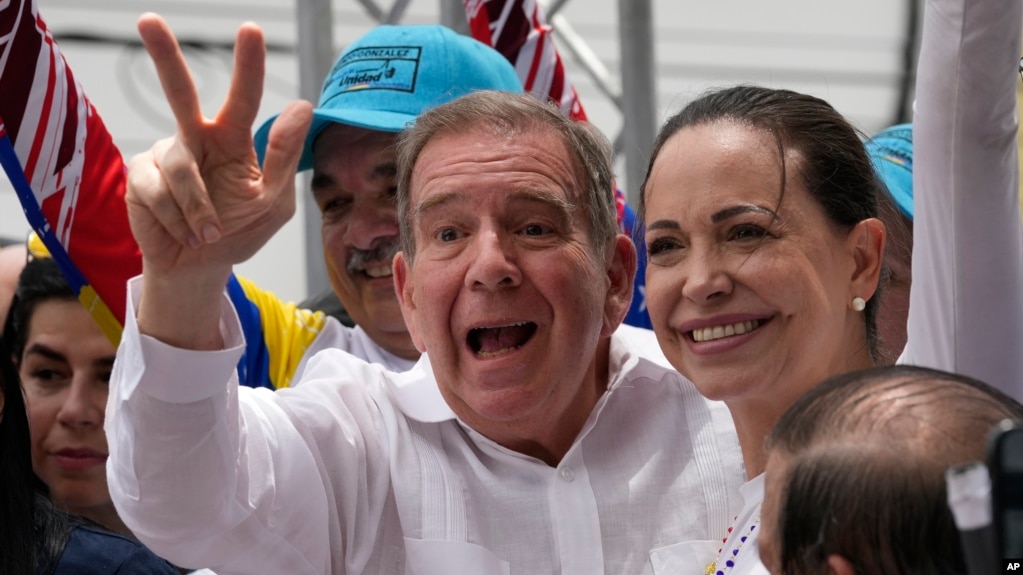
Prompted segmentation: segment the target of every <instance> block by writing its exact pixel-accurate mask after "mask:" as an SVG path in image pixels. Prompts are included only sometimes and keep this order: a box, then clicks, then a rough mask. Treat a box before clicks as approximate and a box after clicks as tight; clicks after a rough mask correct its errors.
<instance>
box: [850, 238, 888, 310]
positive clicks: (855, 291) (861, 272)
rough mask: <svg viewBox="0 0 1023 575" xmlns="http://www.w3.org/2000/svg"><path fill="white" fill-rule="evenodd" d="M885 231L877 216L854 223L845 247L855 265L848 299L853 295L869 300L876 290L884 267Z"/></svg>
mask: <svg viewBox="0 0 1023 575" xmlns="http://www.w3.org/2000/svg"><path fill="white" fill-rule="evenodd" d="M886 242H887V232H886V231H885V227H884V224H883V223H881V220H879V219H877V218H868V219H866V220H863V221H862V222H860V223H858V224H856V226H854V227H853V229H852V231H850V232H849V236H848V237H847V238H846V241H845V243H846V248H847V249H848V250H849V252H850V253H851V255H852V258H853V262H854V263H855V267H854V269H853V274H852V278H851V282H850V285H849V290H850V291H849V301H852V298H854V297H861V298H863V299H864V300H869V299H870V298H871V297H873V295H874V292H876V291H877V284H878V282H879V281H880V279H881V269H882V268H883V267H884V248H885V244H886Z"/></svg>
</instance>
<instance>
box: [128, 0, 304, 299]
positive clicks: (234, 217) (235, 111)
mask: <svg viewBox="0 0 1023 575" xmlns="http://www.w3.org/2000/svg"><path fill="white" fill-rule="evenodd" d="M138 30H139V34H140V35H141V37H142V41H143V44H144V45H145V47H146V50H147V51H148V52H149V55H150V57H151V58H152V59H153V63H154V64H155V65H156V70H157V73H158V75H159V77H160V83H161V84H162V86H163V90H164V93H165V94H166V96H167V102H168V103H169V104H170V107H171V109H172V111H173V112H174V117H175V118H176V120H177V124H178V127H177V133H176V134H175V135H174V137H172V138H169V139H166V140H161V141H160V142H157V143H156V144H155V145H154V146H153V147H152V148H151V149H150V150H149V151H147V152H145V153H143V154H140V155H138V156H136V157H135V158H134V159H132V161H131V163H130V164H129V172H128V173H129V181H128V193H127V201H128V210H129V217H130V220H131V226H132V232H133V233H134V235H135V237H136V240H137V241H138V243H139V246H140V248H141V249H142V253H143V258H144V262H145V268H146V271H147V272H149V271H152V272H158V273H164V272H173V271H175V270H178V271H182V272H190V273H191V272H195V271H196V270H195V269H194V268H195V267H196V266H204V267H207V268H208V271H213V270H217V271H219V272H220V273H221V275H222V276H223V277H222V279H223V280H226V278H227V273H229V270H230V266H232V265H233V264H236V263H239V262H241V261H244V260H246V259H248V258H249V257H251V256H252V255H253V254H254V253H255V252H256V251H257V250H258V249H259V248H260V247H262V246H263V245H264V244H265V243H266V241H267V240H268V239H269V238H270V237H271V236H272V235H273V234H274V233H275V232H276V231H277V230H278V229H279V228H280V227H281V226H282V225H283V224H284V223H285V222H286V221H287V220H288V219H289V218H290V217H291V215H292V214H293V213H294V210H295V188H294V183H295V168H296V166H297V163H298V158H299V155H300V153H301V151H302V141H303V138H304V137H305V133H306V130H307V129H308V126H309V122H310V120H311V106H310V105H309V104H308V103H307V102H296V103H293V104H292V105H291V106H289V107H288V108H287V109H286V110H285V111H284V113H282V114H281V116H280V118H278V120H277V121H275V122H274V127H273V131H272V132H271V134H270V143H269V146H268V148H267V154H266V162H265V164H264V169H263V170H260V167H259V164H258V162H257V159H256V154H255V151H254V149H253V146H252V136H251V133H252V132H251V130H252V124H253V122H254V121H255V119H256V114H257V112H258V110H259V103H260V99H261V98H262V92H263V73H264V66H265V55H266V51H265V45H264V42H263V34H262V31H261V30H260V29H259V28H258V27H257V26H255V25H254V24H244V25H242V26H241V28H239V30H238V36H237V41H236V44H235V66H234V72H233V75H232V78H231V87H230V91H229V93H228V95H227V99H226V101H225V102H224V104H223V106H222V107H221V109H220V110H219V111H218V112H217V114H216V116H214V117H213V119H207V118H205V117H204V116H203V113H202V110H201V109H200V106H199V98H198V95H197V93H196V88H195V84H194V82H193V81H192V76H191V73H190V72H189V70H188V66H187V64H186V63H185V59H184V56H183V54H182V52H181V49H180V47H179V46H178V43H177V40H176V39H175V37H174V35H173V33H172V32H171V30H170V28H169V27H168V26H167V24H166V22H165V21H164V20H163V19H162V18H160V17H159V16H157V15H155V14H145V15H143V16H142V17H141V18H140V19H139V23H138ZM225 270H226V271H225Z"/></svg>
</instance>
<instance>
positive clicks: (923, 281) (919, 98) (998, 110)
mask: <svg viewBox="0 0 1023 575" xmlns="http://www.w3.org/2000/svg"><path fill="white" fill-rule="evenodd" d="M1021 21H1023V9H1021V2H1020V1H1019V0H969V1H964V0H928V2H927V6H926V9H925V11H924V27H923V38H922V44H921V49H920V60H919V66H918V72H917V84H916V115H915V118H914V120H913V143H914V148H915V149H914V154H913V155H914V158H913V159H914V162H913V163H914V166H913V180H914V181H913V188H914V196H915V197H914V203H915V205H914V211H915V214H914V216H915V217H914V231H913V283H912V287H911V296H910V308H909V326H908V331H909V342H908V344H907V348H906V350H905V352H904V354H903V357H902V358H900V362H901V363H911V364H917V365H925V366H928V367H935V368H939V369H944V370H947V371H954V372H958V373H962V374H966V375H970V376H973V377H975V378H978V379H980V380H982V381H985V382H987V383H990V384H992V385H995V386H997V387H999V388H1000V389H1002V390H1003V391H1005V392H1007V393H1009V394H1010V395H1012V396H1013V397H1015V398H1016V399H1023V242H1021V237H1023V236H1021V229H1020V228H1021V226H1020V217H1019V158H1018V156H1017V150H1016V130H1017V125H1018V116H1017V110H1016V83H1017V82H1019V81H1020V78H1019V74H1018V73H1017V69H1018V68H1017V66H1018V61H1019V55H1020V38H1021V28H1023V25H1021Z"/></svg>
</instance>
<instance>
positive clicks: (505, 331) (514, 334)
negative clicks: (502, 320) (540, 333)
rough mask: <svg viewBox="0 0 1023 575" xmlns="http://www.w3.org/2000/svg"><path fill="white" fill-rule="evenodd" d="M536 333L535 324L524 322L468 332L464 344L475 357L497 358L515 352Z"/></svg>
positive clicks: (479, 328)
mask: <svg viewBox="0 0 1023 575" xmlns="http://www.w3.org/2000/svg"><path fill="white" fill-rule="evenodd" d="M535 333H536V324H535V323H533V322H531V321H524V322H519V323H513V324H508V325H502V326H494V327H477V328H474V329H471V330H469V335H468V336H467V337H466V342H467V343H468V344H469V349H471V350H472V352H473V353H474V354H476V357H497V356H499V355H504V354H506V353H509V352H512V351H515V350H516V349H519V348H520V347H522V346H523V345H525V344H526V342H528V341H529V340H530V338H532V337H533V334H535Z"/></svg>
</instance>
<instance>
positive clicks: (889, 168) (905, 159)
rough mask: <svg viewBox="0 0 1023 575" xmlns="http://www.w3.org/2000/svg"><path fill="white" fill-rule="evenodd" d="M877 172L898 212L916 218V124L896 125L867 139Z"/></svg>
mask: <svg viewBox="0 0 1023 575" xmlns="http://www.w3.org/2000/svg"><path fill="white" fill-rule="evenodd" d="M864 146H865V147H866V148H867V155H868V156H870V161H871V163H873V164H874V170H875V171H876V172H877V175H878V176H879V177H880V178H881V181H882V182H884V184H885V186H887V187H888V192H889V194H890V195H891V197H892V199H893V200H895V204H896V205H898V206H899V211H901V212H902V213H903V215H905V216H906V217H908V218H909V219H910V220H912V219H913V125H912V124H896V125H894V126H891V127H889V128H885V129H884V130H881V131H880V132H878V133H877V134H874V136H873V137H871V138H869V139H868V140H867V141H866V142H864Z"/></svg>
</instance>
